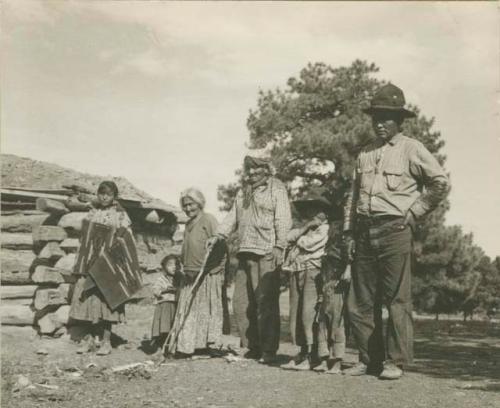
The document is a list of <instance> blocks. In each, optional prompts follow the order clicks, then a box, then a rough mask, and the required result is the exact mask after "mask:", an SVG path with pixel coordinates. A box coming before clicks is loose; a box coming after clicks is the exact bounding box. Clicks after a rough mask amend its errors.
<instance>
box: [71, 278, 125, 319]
mask: <svg viewBox="0 0 500 408" xmlns="http://www.w3.org/2000/svg"><path fill="white" fill-rule="evenodd" d="M85 280H86V278H85V277H81V278H80V279H78V281H77V282H76V284H75V289H74V291H73V298H72V299H71V308H70V311H69V317H71V318H72V319H75V320H84V321H88V322H91V323H99V322H100V321H103V320H104V321H108V322H111V323H119V322H123V321H125V307H124V306H123V305H122V306H119V307H118V308H116V309H115V310H111V309H110V308H109V306H108V304H107V303H106V300H104V296H103V295H102V293H101V292H100V291H99V289H98V288H97V287H94V288H92V289H90V290H86V291H83V288H84V284H85Z"/></svg>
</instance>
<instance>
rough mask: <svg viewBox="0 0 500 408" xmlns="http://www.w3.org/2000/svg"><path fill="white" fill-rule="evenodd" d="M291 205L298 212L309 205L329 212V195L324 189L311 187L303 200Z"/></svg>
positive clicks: (300, 199) (330, 205) (295, 201)
mask: <svg viewBox="0 0 500 408" xmlns="http://www.w3.org/2000/svg"><path fill="white" fill-rule="evenodd" d="M293 205H294V206H295V208H297V210H300V209H302V208H304V207H306V206H309V205H317V206H319V207H322V208H324V209H325V210H329V209H331V207H332V205H333V204H332V201H331V193H330V192H329V191H328V190H327V189H326V188H325V187H311V188H310V189H309V191H308V192H307V193H306V194H305V195H304V197H303V198H299V199H297V200H294V201H293Z"/></svg>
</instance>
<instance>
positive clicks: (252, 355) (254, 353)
mask: <svg viewBox="0 0 500 408" xmlns="http://www.w3.org/2000/svg"><path fill="white" fill-rule="evenodd" d="M243 357H244V358H246V359H249V360H259V359H260V358H261V357H262V353H261V352H260V351H259V350H255V349H250V350H248V351H247V352H246V353H245V354H243Z"/></svg>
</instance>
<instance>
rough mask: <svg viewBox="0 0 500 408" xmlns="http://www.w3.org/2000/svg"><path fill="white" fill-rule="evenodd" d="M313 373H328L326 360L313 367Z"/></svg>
mask: <svg viewBox="0 0 500 408" xmlns="http://www.w3.org/2000/svg"><path fill="white" fill-rule="evenodd" d="M313 371H316V372H318V373H324V372H325V371H328V360H327V359H326V358H325V359H322V360H321V362H320V363H319V364H318V365H317V366H315V367H313Z"/></svg>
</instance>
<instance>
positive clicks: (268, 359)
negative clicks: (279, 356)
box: [259, 351, 276, 364]
mask: <svg viewBox="0 0 500 408" xmlns="http://www.w3.org/2000/svg"><path fill="white" fill-rule="evenodd" d="M275 361H276V353H275V352H272V351H264V353H262V357H261V358H260V359H259V363H261V364H272V363H274V362H275Z"/></svg>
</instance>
